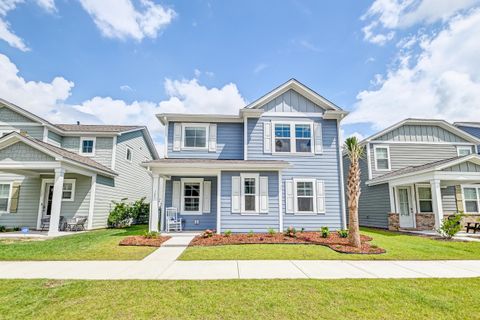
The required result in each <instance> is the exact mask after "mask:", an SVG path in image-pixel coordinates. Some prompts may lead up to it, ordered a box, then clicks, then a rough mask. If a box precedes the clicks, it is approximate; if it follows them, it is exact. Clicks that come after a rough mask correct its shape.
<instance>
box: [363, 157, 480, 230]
mask: <svg viewBox="0 0 480 320" xmlns="http://www.w3.org/2000/svg"><path fill="white" fill-rule="evenodd" d="M381 183H388V187H389V194H390V213H389V214H388V226H389V229H392V230H398V229H407V230H436V229H438V228H439V227H440V226H441V224H442V222H443V220H444V219H446V218H448V216H449V215H452V214H455V213H458V212H461V213H464V214H465V217H464V218H463V221H462V226H465V225H466V224H467V223H469V222H470V223H475V222H479V219H480V214H479V208H480V158H479V156H478V155H469V156H466V157H458V158H453V159H447V160H442V161H438V162H434V163H430V164H426V165H423V166H418V167H409V168H405V169H402V170H398V171H396V172H392V173H390V174H387V175H385V176H382V177H380V178H377V179H374V180H372V181H371V182H369V185H375V184H381Z"/></svg>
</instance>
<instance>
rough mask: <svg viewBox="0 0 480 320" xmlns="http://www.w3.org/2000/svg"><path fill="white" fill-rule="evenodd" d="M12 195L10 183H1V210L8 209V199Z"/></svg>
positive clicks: (5, 210)
mask: <svg viewBox="0 0 480 320" xmlns="http://www.w3.org/2000/svg"><path fill="white" fill-rule="evenodd" d="M9 197H10V184H9V183H2V184H0V212H7V211H8V201H9Z"/></svg>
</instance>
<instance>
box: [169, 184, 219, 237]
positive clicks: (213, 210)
mask: <svg viewBox="0 0 480 320" xmlns="http://www.w3.org/2000/svg"><path fill="white" fill-rule="evenodd" d="M182 178H203V179H204V181H211V182H212V184H211V192H210V212H209V213H202V214H195V215H188V214H181V213H180V212H179V217H180V218H182V219H183V221H184V222H185V224H184V225H183V228H184V230H206V229H210V230H214V229H216V228H217V177H177V176H174V177H172V178H171V179H170V180H167V181H166V183H165V208H168V207H171V206H173V199H172V195H173V181H181V179H182ZM177 210H178V211H180V208H177ZM195 220H197V221H198V223H195Z"/></svg>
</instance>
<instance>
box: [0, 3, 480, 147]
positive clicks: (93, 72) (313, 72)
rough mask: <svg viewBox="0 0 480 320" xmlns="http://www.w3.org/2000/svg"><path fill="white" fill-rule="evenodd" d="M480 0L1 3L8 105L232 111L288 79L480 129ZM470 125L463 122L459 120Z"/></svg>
mask: <svg viewBox="0 0 480 320" xmlns="http://www.w3.org/2000/svg"><path fill="white" fill-rule="evenodd" d="M478 6H479V1H476V0H457V1H454V2H453V1H447V0H403V1H402V0H377V1H300V0H295V1H294V0H282V1H200V0H192V1H178V2H175V1H153V0H138V1H137V0H135V1H134V0H132V1H131V0H102V1H100V0H78V1H77V0H30V1H29V0H25V1H22V0H0V73H1V74H0V97H2V98H5V99H7V100H10V101H12V102H15V103H18V104H19V105H20V106H23V107H25V108H27V109H30V110H31V111H33V112H36V113H39V114H40V115H41V116H44V117H45V118H47V119H49V120H51V121H54V122H73V121H76V120H80V121H82V122H83V123H142V124H146V125H148V126H149V129H150V130H151V131H152V133H153V135H154V137H155V140H156V142H157V144H158V145H159V146H161V144H162V141H163V139H162V135H163V131H162V129H161V127H160V125H159V124H158V123H157V121H156V119H154V117H153V114H154V113H158V112H172V111H179V112H195V113H199V112H222V113H235V112H236V110H238V109H239V108H240V107H242V106H243V104H245V103H247V102H249V101H253V100H255V99H256V98H258V97H260V96H261V95H263V94H264V93H266V92H268V91H269V90H271V89H272V88H274V87H276V86H278V85H279V84H281V83H283V82H284V81H286V80H288V79H290V78H292V77H294V78H296V79H298V80H300V81H301V82H303V83H305V84H306V85H308V86H309V87H311V88H313V89H314V90H316V91H317V92H319V93H320V94H322V95H324V96H325V97H327V98H328V99H330V100H332V101H333V102H335V103H336V104H337V105H339V106H341V107H343V108H344V109H346V110H348V111H351V112H352V114H351V115H350V116H349V117H348V118H347V120H346V121H345V124H344V126H343V130H344V132H345V136H348V135H352V134H355V135H358V136H360V137H365V136H367V135H369V134H371V133H372V132H374V131H375V130H378V129H381V128H383V127H385V126H387V125H390V124H392V123H393V122H396V121H399V120H401V119H403V118H405V117H435V118H437V117H438V118H445V119H447V120H449V121H457V120H472V119H471V117H472V116H473V117H477V120H478V121H480V113H479V112H480V111H478V109H480V108H478V106H479V105H480V62H478V60H479V59H478V58H477V55H478V52H480V51H478V50H480V44H477V42H478V41H477V40H476V37H475V36H478V34H479V31H480V13H479V9H478ZM466 117H468V118H469V119H465V118H466Z"/></svg>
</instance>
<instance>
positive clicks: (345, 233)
mask: <svg viewBox="0 0 480 320" xmlns="http://www.w3.org/2000/svg"><path fill="white" fill-rule="evenodd" d="M338 235H339V236H340V238H346V237H348V230H344V229H341V230H338Z"/></svg>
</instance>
